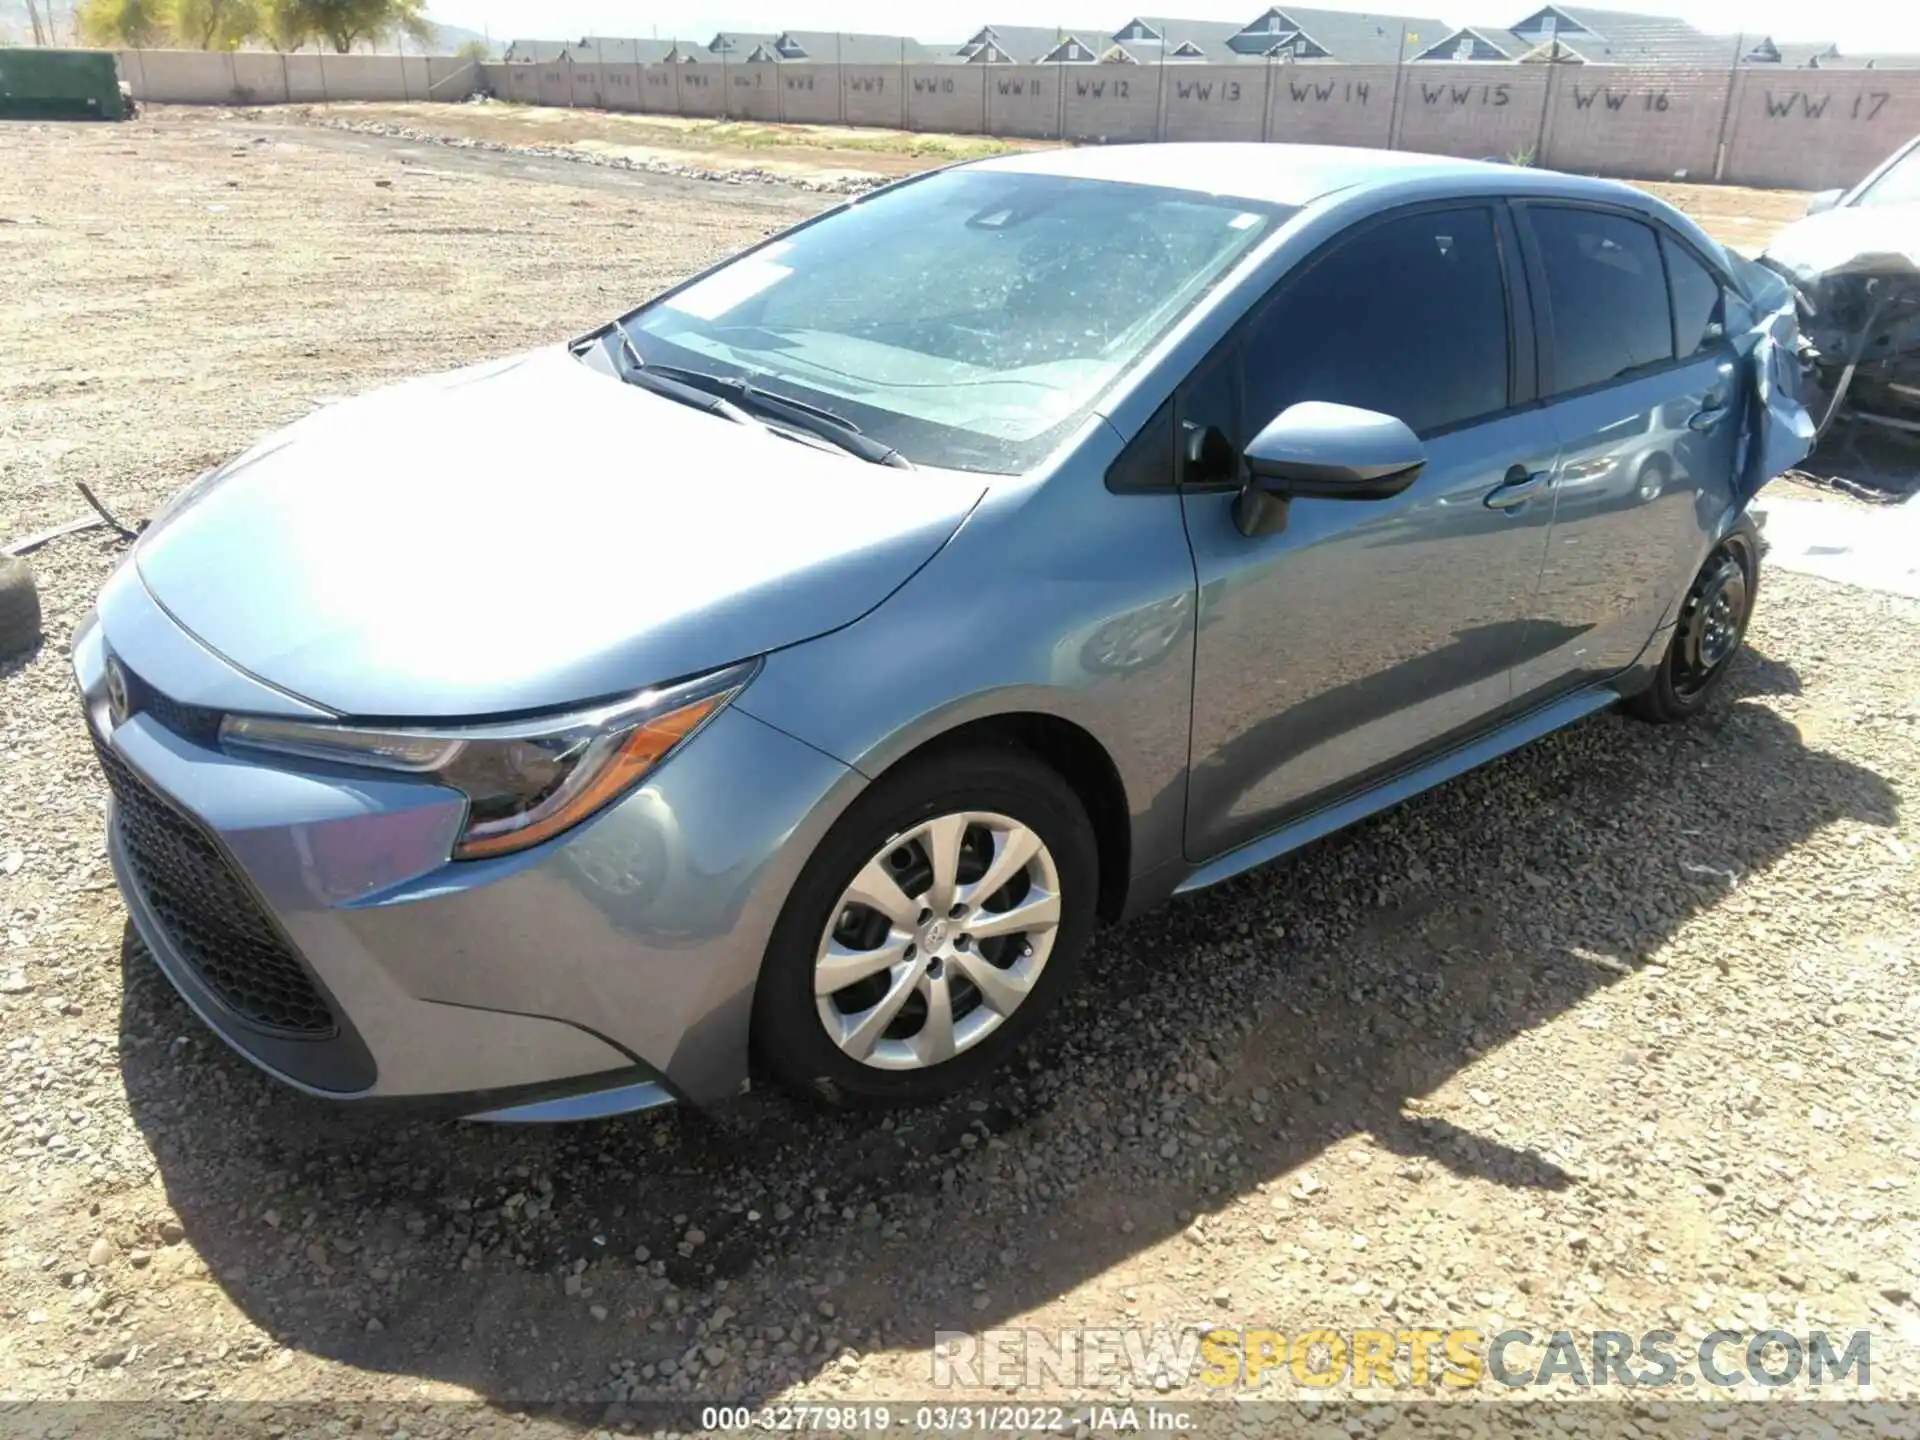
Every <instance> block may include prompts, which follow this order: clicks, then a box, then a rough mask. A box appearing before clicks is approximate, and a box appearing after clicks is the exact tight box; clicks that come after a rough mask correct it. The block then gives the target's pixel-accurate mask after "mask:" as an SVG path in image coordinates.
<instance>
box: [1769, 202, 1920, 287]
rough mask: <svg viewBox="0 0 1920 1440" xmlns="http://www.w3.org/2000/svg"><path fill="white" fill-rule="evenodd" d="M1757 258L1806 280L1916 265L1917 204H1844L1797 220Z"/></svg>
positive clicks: (1919, 253) (1919, 261)
mask: <svg viewBox="0 0 1920 1440" xmlns="http://www.w3.org/2000/svg"><path fill="white" fill-rule="evenodd" d="M1761 258H1762V259H1763V260H1765V261H1766V262H1767V263H1768V264H1770V265H1772V266H1774V267H1775V268H1776V269H1778V270H1782V271H1784V272H1786V273H1787V274H1789V275H1791V276H1793V277H1794V279H1796V280H1799V281H1802V282H1806V281H1811V280H1814V279H1816V278H1822V277H1825V276H1829V275H1834V274H1852V273H1861V274H1867V273H1873V272H1881V271H1886V272H1892V273H1906V272H1910V271H1912V270H1913V269H1914V268H1915V267H1920V205H1843V206H1841V207H1839V208H1838V209H1835V210H1823V211H1821V213H1820V214H1818V215H1809V216H1807V217H1806V218H1805V219H1804V220H1796V221H1794V222H1793V224H1791V225H1789V226H1787V228H1786V229H1784V230H1782V231H1781V232H1780V233H1779V234H1778V235H1775V236H1774V237H1773V239H1772V240H1770V241H1768V242H1767V248H1766V249H1765V250H1764V251H1763V252H1762V254H1761Z"/></svg>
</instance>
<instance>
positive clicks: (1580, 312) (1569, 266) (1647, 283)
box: [1527, 205, 1673, 394]
mask: <svg viewBox="0 0 1920 1440" xmlns="http://www.w3.org/2000/svg"><path fill="white" fill-rule="evenodd" d="M1527 215H1528V217H1529V219H1530V220H1531V221H1532V224H1533V234H1534V238H1535V240H1536V241H1537V242H1538V244H1539V247H1540V260H1541V263H1542V264H1543V265H1544V266H1545V268H1546V272H1547V304H1548V307H1549V313H1550V314H1551V315H1552V317H1553V346H1552V352H1551V353H1552V357H1553V389H1554V392H1555V393H1556V394H1564V393H1566V392H1567V391H1569V390H1582V389H1585V388H1586V387H1587V386H1589V385H1603V384H1605V383H1606V382H1607V381H1609V380H1616V379H1619V378H1620V377H1621V376H1623V375H1625V374H1627V373H1628V372H1630V371H1633V370H1637V369H1639V368H1640V367H1641V366H1643V365H1656V364H1659V363H1660V362H1662V361H1666V360H1671V359H1673V320H1672V316H1671V314H1670V312H1669V311H1668V308H1667V305H1668V302H1667V279H1666V271H1665V269H1664V267H1662V265H1661V264H1660V243H1659V241H1658V240H1657V239H1656V238H1655V236H1654V233H1653V230H1652V229H1651V227H1649V226H1646V225H1642V224H1640V223H1639V222H1638V221H1635V220H1628V219H1624V218H1623V217H1621V216H1618V215H1608V214H1604V213H1602V212H1600V211H1597V210H1560V209H1554V208H1551V207H1546V206H1538V205H1529V206H1528V207H1527Z"/></svg>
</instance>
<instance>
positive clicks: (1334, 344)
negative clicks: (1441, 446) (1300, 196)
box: [1239, 206, 1508, 446]
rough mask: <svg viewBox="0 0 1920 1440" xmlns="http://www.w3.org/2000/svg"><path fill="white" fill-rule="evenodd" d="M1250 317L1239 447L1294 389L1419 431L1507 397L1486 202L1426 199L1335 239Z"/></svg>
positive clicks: (1457, 420)
mask: <svg viewBox="0 0 1920 1440" xmlns="http://www.w3.org/2000/svg"><path fill="white" fill-rule="evenodd" d="M1282 285H1283V286H1284V289H1283V290H1282V291H1281V292H1280V295H1279V297H1278V298H1277V299H1276V300H1275V301H1274V302H1273V303H1272V304H1271V305H1270V306H1269V307H1268V308H1267V310H1266V311H1265V312H1264V313H1263V314H1261V315H1260V316H1259V317H1257V318H1256V319H1255V321H1254V322H1253V324H1252V325H1251V326H1249V327H1248V329H1247V332H1246V335H1245V338H1244V340H1243V342H1242V345H1243V350H1242V353H1243V356H1244V360H1243V365H1244V369H1245V381H1244V386H1243V390H1244V395H1245V414H1244V417H1243V423H1242V425H1241V430H1242V432H1243V433H1241V434H1240V436H1239V441H1240V443H1241V444H1242V445H1243V446H1244V445H1245V444H1246V442H1247V441H1248V440H1250V439H1252V438H1253V434H1254V433H1255V432H1257V431H1258V430H1259V429H1260V428H1261V427H1263V426H1264V425H1266V423H1267V422H1268V421H1269V420H1272V419H1273V418H1274V417H1275V416H1277V415H1278V414H1279V413H1280V412H1281V411H1282V410H1285V409H1286V408H1287V407H1288V406H1289V405H1293V404H1296V403H1298V402H1299V401H1302V400H1331V401H1334V402H1336V403H1338V404H1342V405H1358V406H1360V407H1361V408H1362V409H1366V410H1377V411H1380V412H1382V413H1384V414H1387V415H1392V416H1395V417H1397V418H1398V419H1400V420H1403V421H1405V422H1406V423H1407V424H1408V425H1409V426H1411V427H1412V428H1413V429H1414V430H1415V431H1416V432H1419V433H1422V434H1425V433H1430V432H1432V431H1435V430H1441V429H1445V428H1447V427H1448V426H1452V425H1458V424H1462V423H1464V422H1466V421H1469V420H1472V419H1475V418H1476V417H1479V416H1482V415H1490V414H1492V413H1493V412H1495V411H1497V410H1504V409H1505V408H1506V406H1507V386H1508V374H1507V371H1508V343H1507V296H1506V285H1505V281H1504V279H1503V278H1502V273H1501V266H1500V251H1499V246H1498V243H1497V241H1496V239H1495V235H1494V227H1493V216H1492V213H1491V212H1490V211H1488V210H1486V209H1484V208H1482V207H1479V206H1475V207H1472V208H1469V209H1461V210H1424V211H1420V212H1418V213H1416V214H1412V215H1407V216H1404V217H1401V218H1399V219H1393V220H1388V221H1385V222H1384V223H1381V224H1377V225H1372V226H1369V227H1367V228H1366V229H1364V230H1362V231H1360V232H1359V233H1358V234H1356V235H1353V236H1352V237H1350V238H1348V239H1345V240H1341V241H1338V242H1336V243H1335V246H1334V248H1333V249H1332V250H1331V251H1329V252H1328V253H1327V254H1325V255H1324V256H1323V257H1322V258H1320V259H1318V260H1316V261H1314V262H1312V263H1310V265H1309V266H1308V268H1307V269H1306V270H1305V271H1304V272H1302V273H1300V274H1299V275H1297V276H1289V277H1288V278H1287V279H1286V280H1285V281H1283V282H1282Z"/></svg>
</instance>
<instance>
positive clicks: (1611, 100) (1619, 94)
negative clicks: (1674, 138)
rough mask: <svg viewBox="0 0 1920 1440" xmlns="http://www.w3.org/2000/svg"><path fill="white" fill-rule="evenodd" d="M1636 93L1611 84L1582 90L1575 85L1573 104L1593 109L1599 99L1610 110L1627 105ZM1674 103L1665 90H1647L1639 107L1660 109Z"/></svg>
mask: <svg viewBox="0 0 1920 1440" xmlns="http://www.w3.org/2000/svg"><path fill="white" fill-rule="evenodd" d="M1634 93H1635V92H1634V91H1632V90H1615V89H1614V88H1613V87H1612V86H1611V85H1602V86H1600V88H1599V89H1597V90H1582V89H1581V88H1580V87H1579V86H1578V85H1575V86H1574V87H1573V105H1574V108H1575V109H1576V110H1591V109H1593V106H1594V102H1595V101H1599V102H1600V103H1601V104H1602V105H1604V106H1605V107H1606V108H1607V109H1609V110H1619V109H1621V108H1622V107H1624V106H1625V105H1626V103H1627V101H1629V100H1631V99H1633V98H1634ZM1672 104H1673V100H1672V98H1671V97H1670V96H1669V95H1668V94H1667V92H1666V91H1664V90H1647V91H1644V92H1641V93H1640V106H1639V108H1640V109H1642V110H1653V111H1660V110H1665V109H1667V108H1668V107H1669V106H1671V105H1672Z"/></svg>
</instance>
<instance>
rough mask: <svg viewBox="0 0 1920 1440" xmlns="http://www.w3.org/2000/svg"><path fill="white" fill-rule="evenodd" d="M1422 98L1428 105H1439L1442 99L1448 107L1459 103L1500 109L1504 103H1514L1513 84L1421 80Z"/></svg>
mask: <svg viewBox="0 0 1920 1440" xmlns="http://www.w3.org/2000/svg"><path fill="white" fill-rule="evenodd" d="M1420 99H1421V100H1422V101H1423V102H1424V103H1426V104H1428V105H1438V104H1439V103H1440V102H1441V101H1442V100H1444V101H1446V102H1447V106H1448V108H1450V109H1451V108H1453V107H1455V106H1459V105H1474V104H1479V105H1484V106H1486V107H1488V108H1489V109H1493V110H1498V109H1499V108H1500V107H1501V106H1502V105H1511V104H1512V103H1513V87H1512V86H1511V85H1429V84H1428V83H1427V82H1426V81H1424V80H1422V81H1421V82H1420Z"/></svg>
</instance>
